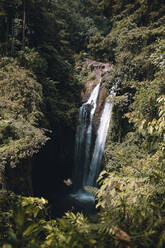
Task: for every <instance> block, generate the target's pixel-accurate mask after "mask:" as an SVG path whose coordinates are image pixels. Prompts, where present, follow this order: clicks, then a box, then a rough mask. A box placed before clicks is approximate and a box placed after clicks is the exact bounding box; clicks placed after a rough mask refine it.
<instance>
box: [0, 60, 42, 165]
mask: <svg viewBox="0 0 165 248" xmlns="http://www.w3.org/2000/svg"><path fill="white" fill-rule="evenodd" d="M0 96H1V103H0V116H1V120H0V124H1V127H0V137H1V138H0V140H1V142H0V143H1V144H0V153H1V155H0V161H1V164H3V165H4V164H7V163H9V164H10V165H12V166H14V165H15V164H16V163H18V162H19V161H20V160H21V159H22V158H26V157H30V156H32V155H33V154H34V153H35V152H37V151H38V150H39V149H40V147H41V146H43V145H44V144H45V142H46V140H47V137H46V136H45V135H44V132H43V131H42V130H40V129H39V128H37V126H38V123H39V121H40V120H41V119H42V118H43V114H42V112H41V109H40V107H41V103H42V89H41V86H40V85H39V83H38V82H37V81H36V78H35V76H34V75H33V74H32V73H31V72H29V71H28V70H25V69H23V68H21V67H20V66H19V65H18V64H17V62H16V61H15V60H13V59H10V58H3V59H1V61H0Z"/></svg>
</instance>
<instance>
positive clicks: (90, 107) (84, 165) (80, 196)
mask: <svg viewBox="0 0 165 248" xmlns="http://www.w3.org/2000/svg"><path fill="white" fill-rule="evenodd" d="M100 85H101V81H100V82H99V84H98V85H97V86H96V87H95V88H94V90H93V91H92V93H91V96H90V97H89V100H88V101H87V102H86V103H84V104H83V105H82V106H81V107H80V111H79V124H78V127H77V132H76V145H75V168H74V173H73V185H74V187H73V191H74V193H72V194H71V195H70V197H71V198H72V199H75V200H76V201H78V202H81V203H83V204H88V206H89V205H90V204H89V203H91V202H93V203H92V204H93V205H94V196H93V195H91V194H89V193H88V192H86V191H84V189H83V187H84V186H95V185H96V180H97V177H98V175H99V172H100V169H101V164H102V159H103V154H104V147H105V142H106V137H107V132H108V128H109V123H110V119H111V113H112V108H113V96H114V95H115V93H114V89H115V88H116V87H113V88H112V90H111V93H110V96H109V99H108V100H106V101H105V105H104V108H103V111H102V115H101V118H100V124H99V128H98V131H97V135H96V140H95V146H94V151H92V147H93V145H92V144H91V141H92V121H93V117H94V114H95V110H96V107H97V99H98V96H99V92H100ZM92 152H93V156H92V157H91V154H92ZM93 205H92V206H93Z"/></svg>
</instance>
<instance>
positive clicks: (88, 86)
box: [81, 58, 113, 130]
mask: <svg viewBox="0 0 165 248" xmlns="http://www.w3.org/2000/svg"><path fill="white" fill-rule="evenodd" d="M83 69H84V70H86V72H87V73H88V78H87V81H86V83H85V84H84V88H83V90H82V92H81V101H82V103H84V102H86V101H87V99H88V98H89V96H90V94H91V92H92V90H93V89H94V87H95V86H96V85H97V84H98V83H99V81H100V80H101V82H102V84H101V89H100V93H99V96H98V103H97V108H96V111H95V115H94V120H93V125H94V130H97V128H98V124H99V120H100V113H101V111H102V109H103V106H104V102H105V99H106V97H107V96H108V91H107V89H106V87H105V85H106V82H107V80H108V76H109V74H110V73H111V71H112V69H113V66H112V65H111V64H109V63H103V62H97V61H94V60H91V59H88V58H87V59H85V61H84V65H83Z"/></svg>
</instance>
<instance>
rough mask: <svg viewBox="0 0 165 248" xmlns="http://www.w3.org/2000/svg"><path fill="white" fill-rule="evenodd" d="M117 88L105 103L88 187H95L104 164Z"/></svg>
mask: <svg viewBox="0 0 165 248" xmlns="http://www.w3.org/2000/svg"><path fill="white" fill-rule="evenodd" d="M114 89H115V87H113V88H112V90H111V93H110V96H109V98H110V99H109V100H108V101H106V102H105V105H104V109H103V112H102V115H101V119H100V124H99V128H98V131H97V137H96V142H95V148H94V152H93V157H92V161H91V164H90V172H89V175H88V178H87V181H86V185H90V186H95V183H96V180H97V178H98V175H99V172H100V167H101V163H102V158H103V155H104V148H105V142H106V137H107V133H108V128H109V123H110V120H111V114H112V108H113V99H112V98H113V96H114V95H115V93H114Z"/></svg>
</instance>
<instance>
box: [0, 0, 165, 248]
mask: <svg viewBox="0 0 165 248" xmlns="http://www.w3.org/2000/svg"><path fill="white" fill-rule="evenodd" d="M0 28H1V36H0V99H1V100H0V247H2V248H17V247H18V248H23V247H24V248H39V247H41V248H49V247H50V248H54V247H57V248H60V247H61V248H65V247H66V248H68V247H69V248H106V247H108V248H109V247H112V248H114V247H117V248H131V247H132V248H136V247H137V248H141V247H144V248H147V247H148V248H151V247H153V248H155V247H157V248H163V247H164V245H165V198H164V197H165V177H164V176H165V3H164V0H44V1H42V0H8V1H5V0H0ZM87 58H88V59H90V60H92V61H97V62H102V63H108V64H110V65H111V66H112V68H113V69H112V71H110V72H108V73H107V74H108V75H107V76H106V77H105V78H104V80H103V84H104V86H105V87H106V89H107V91H110V89H111V87H112V85H114V84H116V85H117V88H116V90H115V91H116V97H115V98H114V107H113V113H112V120H111V122H110V127H109V131H108V137H107V142H106V147H105V152H104V168H103V170H102V171H101V173H100V176H99V179H98V185H99V186H98V188H92V187H91V188H90V189H89V190H90V191H92V193H93V194H94V195H95V201H96V209H97V214H95V215H94V216H86V215H85V214H83V213H81V212H76V211H71V210H72V209H70V210H69V211H67V212H65V213H63V214H62V215H60V216H58V214H57V213H56V205H58V202H59V201H61V198H60V197H61V196H63V195H65V194H66V192H67V191H68V187H66V186H65V185H64V183H63V180H64V179H66V178H71V176H72V167H73V156H74V149H73V147H74V139H75V130H76V124H77V120H78V108H79V107H80V105H81V103H82V99H81V94H82V91H83V90H84V87H85V83H86V82H87V80H89V79H90V78H92V73H91V71H90V70H89V69H88V68H86V67H85V66H84V61H86V59H87ZM47 199H48V200H47Z"/></svg>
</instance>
